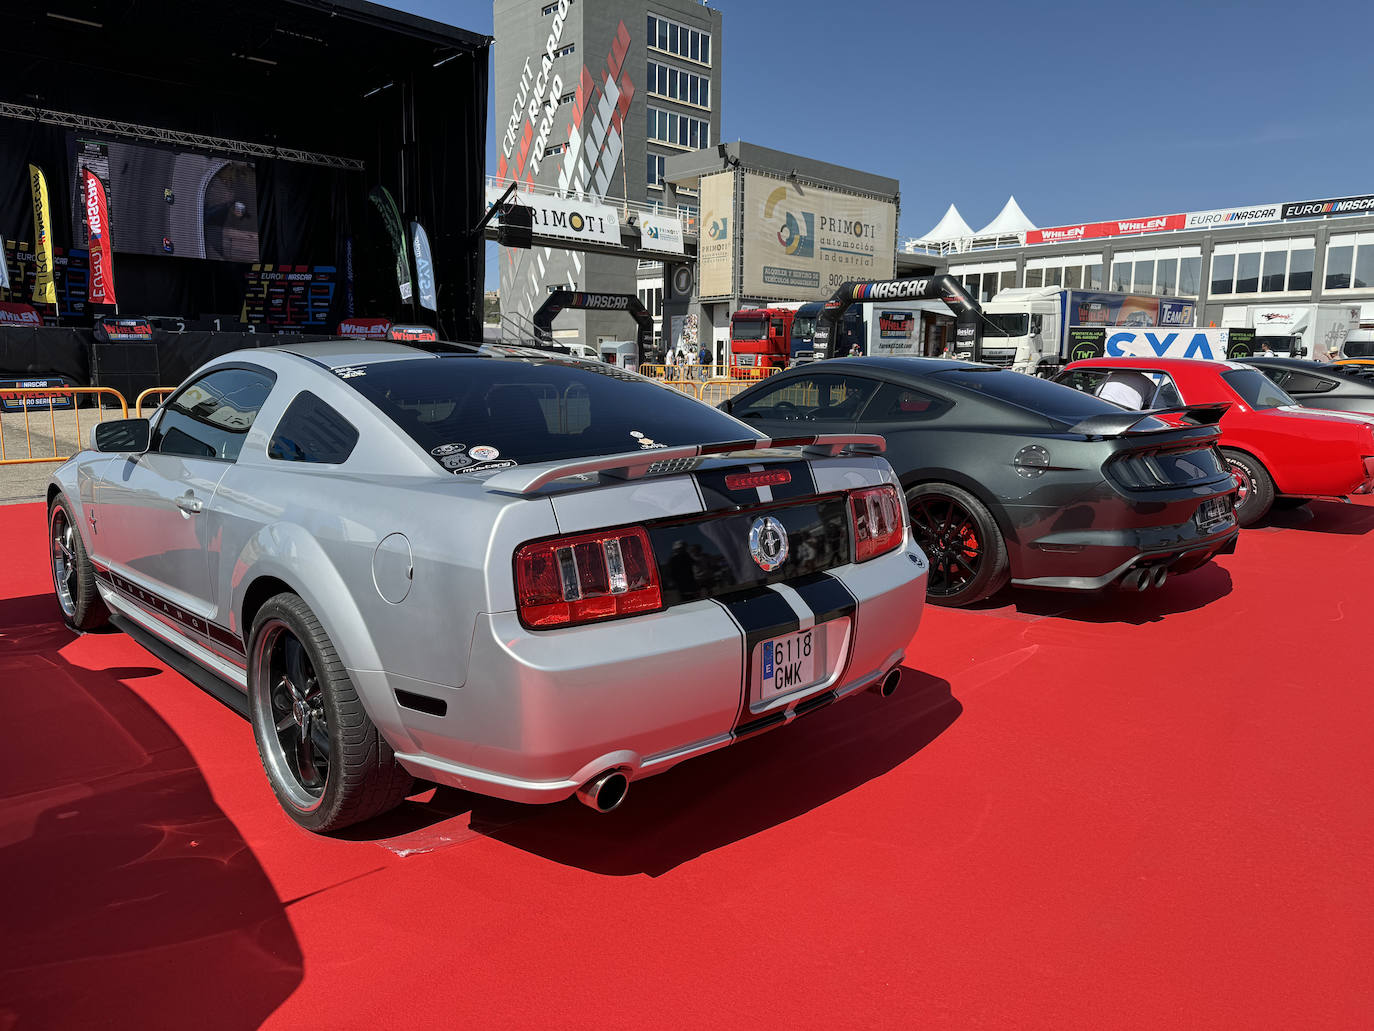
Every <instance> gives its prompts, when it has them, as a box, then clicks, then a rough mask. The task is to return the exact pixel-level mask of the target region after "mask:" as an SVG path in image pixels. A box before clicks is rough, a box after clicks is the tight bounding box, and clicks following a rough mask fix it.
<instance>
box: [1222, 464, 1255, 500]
mask: <svg viewBox="0 0 1374 1031" xmlns="http://www.w3.org/2000/svg"><path fill="white" fill-rule="evenodd" d="M1227 464H1228V465H1230V467H1231V475H1232V476H1233V477H1234V478H1235V481H1236V508H1240V506H1241V505H1243V504H1245V499H1246V498H1248V497H1249V496H1250V494H1251V492H1252V491H1254V489H1255V485H1254V483H1253V482H1252V481H1251V479H1250V473H1249V470H1247V469H1246V468H1245V466H1243V465H1241V464H1240V463H1239V462H1228V463H1227Z"/></svg>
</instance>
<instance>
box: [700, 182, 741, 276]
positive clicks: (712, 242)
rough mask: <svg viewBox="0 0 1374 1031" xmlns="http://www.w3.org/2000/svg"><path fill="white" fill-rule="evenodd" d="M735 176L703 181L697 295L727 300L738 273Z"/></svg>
mask: <svg viewBox="0 0 1374 1031" xmlns="http://www.w3.org/2000/svg"><path fill="white" fill-rule="evenodd" d="M734 229H735V175H734V173H733V172H717V173H716V174H715V175H707V176H703V177H702V179H701V236H700V238H699V240H698V243H697V293H698V295H699V296H701V297H728V296H729V295H730V291H731V287H732V286H733V285H734V272H735V247H734Z"/></svg>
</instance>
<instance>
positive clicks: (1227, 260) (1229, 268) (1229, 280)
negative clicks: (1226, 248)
mask: <svg viewBox="0 0 1374 1031" xmlns="http://www.w3.org/2000/svg"><path fill="white" fill-rule="evenodd" d="M1235 285H1236V256H1235V255H1234V254H1213V255H1212V287H1211V292H1212V293H1214V294H1229V293H1232V292H1233V290H1232V288H1233V287H1234V286H1235Z"/></svg>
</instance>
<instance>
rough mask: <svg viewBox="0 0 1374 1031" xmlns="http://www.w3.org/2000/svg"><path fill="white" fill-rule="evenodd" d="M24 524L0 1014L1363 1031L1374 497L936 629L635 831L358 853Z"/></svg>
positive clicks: (1369, 942) (642, 789)
mask: <svg viewBox="0 0 1374 1031" xmlns="http://www.w3.org/2000/svg"><path fill="white" fill-rule="evenodd" d="M0 541H2V542H4V545H5V555H6V560H7V562H6V569H5V572H4V574H3V580H0V726H3V728H4V730H3V734H4V748H3V749H0V885H3V886H4V887H3V892H4V897H3V901H2V902H0V1031H9V1029H11V1028H16V1029H29V1028H74V1027H97V1026H98V1027H118V1028H131V1029H132V1028H152V1027H174V1026H175V1027H182V1026H191V1027H205V1028H219V1027H224V1028H251V1027H256V1026H258V1025H259V1024H263V1023H265V1025H266V1026H267V1027H270V1028H306V1027H309V1028H371V1027H388V1028H390V1027H416V1028H424V1027H459V1026H463V1027H480V1028H489V1027H512V1028H517V1027H518V1028H532V1027H540V1028H543V1027H550V1028H564V1027H567V1028H583V1027H587V1028H590V1027H599V1026H610V1027H643V1028H676V1027H703V1026H728V1027H734V1026H753V1027H761V1028H775V1027H779V1028H781V1027H790V1028H827V1029H831V1028H885V1027H892V1028H909V1027H916V1026H919V1027H951V1028H967V1027H972V1026H992V1027H1018V1028H1055V1029H1062V1028H1066V1027H1083V1028H1086V1027H1091V1028H1152V1029H1153V1028H1160V1027H1170V1028H1173V1027H1196V1028H1218V1027H1225V1028H1241V1027H1243V1028H1285V1029H1287V1028H1304V1029H1306V1028H1351V1027H1364V1026H1369V1023H1370V1014H1371V1013H1374V973H1371V970H1374V964H1371V962H1370V956H1371V955H1374V877H1371V874H1370V862H1371V857H1374V772H1372V771H1371V764H1370V759H1369V754H1370V742H1371V740H1374V693H1371V691H1370V688H1369V684H1370V679H1371V678H1370V674H1371V672H1372V671H1374V659H1372V658H1371V644H1370V642H1371V638H1372V637H1374V594H1371V591H1370V582H1371V573H1372V572H1374V506H1366V505H1352V506H1337V505H1330V504H1318V505H1314V506H1313V511H1312V512H1311V513H1308V512H1301V511H1300V512H1296V513H1285V514H1282V515H1280V516H1278V517H1277V519H1276V521H1275V523H1274V524H1273V525H1271V526H1270V527H1267V528H1263V529H1257V530H1249V531H1245V532H1244V533H1243V534H1242V537H1241V542H1240V548H1239V550H1238V552H1237V554H1236V555H1234V556H1231V557H1228V558H1224V559H1222V560H1221V561H1220V562H1219V563H1217V564H1215V565H1213V566H1209V567H1207V568H1204V569H1202V570H1199V571H1198V572H1196V573H1192V574H1188V575H1187V576H1184V577H1180V578H1177V579H1175V580H1172V581H1171V582H1170V583H1169V584H1167V585H1166V586H1165V587H1164V588H1163V589H1162V590H1161V591H1158V592H1155V593H1146V594H1143V595H1131V596H1125V595H1115V594H1114V595H1105V596H1097V597H1086V598H1081V597H1072V596H1065V595H1053V594H1035V593H1029V592H1025V593H1014V594H1012V595H1009V596H1004V597H1003V599H1002V600H1003V602H1004V604H1001V605H999V606H995V607H989V608H986V609H984V610H982V611H975V612H948V611H942V610H938V609H935V610H931V611H930V612H929V614H928V615H927V618H926V622H925V625H924V626H923V627H922V629H921V632H920V633H919V634H918V635H917V637H916V639H915V641H914V643H913V646H912V648H911V650H910V653H909V661H908V669H907V676H906V679H905V681H904V686H903V688H902V690H900V691H899V693H898V694H897V696H896V697H895V698H893V699H892V700H890V701H888V702H882V701H881V700H879V699H878V698H876V696H873V695H865V696H863V697H861V698H859V699H855V700H853V701H847V702H844V703H842V704H840V705H837V706H835V707H834V708H831V709H828V710H823V711H822V712H820V713H818V714H816V715H815V716H811V717H808V718H806V719H804V720H801V721H799V722H798V723H797V724H795V725H794V726H792V727H790V728H787V729H785V730H782V731H779V732H777V733H774V734H769V735H765V736H764V737H762V738H759V739H756V740H754V741H752V742H748V743H746V744H744V745H741V746H739V747H736V748H734V749H728V750H726V751H724V752H721V753H717V754H716V755H713V756H708V757H706V758H704V759H700V760H697V761H695V762H690V763H687V764H686V765H684V766H680V767H678V768H677V769H676V770H674V771H672V772H671V773H669V774H666V775H664V776H662V777H658V778H655V779H652V780H649V781H645V782H643V783H640V784H636V785H634V787H633V789H632V791H631V792H630V797H629V800H628V802H627V803H626V806H625V808H624V809H623V810H621V811H620V812H618V813H615V814H612V815H611V816H607V817H598V816H596V815H595V814H593V813H591V812H590V811H588V810H586V809H584V808H582V807H581V806H578V805H577V804H576V803H571V802H570V803H567V804H565V805H560V806H556V807H551V808H524V807H520V806H515V805H509V804H504V803H497V802H488V801H484V800H480V799H476V800H474V799H473V798H471V797H469V796H464V795H460V794H457V793H445V794H442V795H440V796H439V797H436V798H434V799H432V800H429V801H426V802H412V803H408V804H407V807H406V809H404V810H403V811H401V812H399V813H398V814H396V815H395V816H394V817H392V818H389V819H388V820H387V822H386V823H385V824H384V825H382V826H375V825H374V826H370V827H365V828H361V829H359V830H357V831H355V832H354V833H353V835H352V836H351V840H330V839H322V838H317V837H313V836H311V835H308V834H306V833H304V832H302V831H299V830H297V829H296V828H295V826H294V824H291V823H290V822H289V821H288V820H287V819H286V817H285V816H283V815H282V814H281V813H280V811H279V810H278V808H277V806H276V803H275V801H274V800H273V798H272V796H271V794H270V792H269V790H268V788H267V786H266V783H265V781H264V779H263V776H262V771H261V769H260V767H259V765H258V760H257V754H256V751H255V750H254V748H253V741H252V734H251V731H250V729H249V728H248V726H247V724H246V723H245V722H244V721H243V720H242V719H240V718H239V717H238V716H236V715H235V714H234V713H233V712H231V711H230V710H228V709H226V708H225V707H223V706H222V705H220V704H219V703H218V702H215V701H214V700H212V699H211V698H209V697H208V696H207V695H205V694H203V693H202V692H200V691H199V690H197V689H196V688H194V687H192V686H190V685H189V684H187V683H186V682H185V681H183V680H182V679H181V678H180V677H179V676H177V675H176V674H174V673H171V672H167V671H165V670H164V669H163V667H162V666H161V664H160V663H159V662H158V661H157V660H155V659H153V658H152V657H151V656H149V655H148V654H147V653H146V652H144V651H143V650H142V649H141V648H139V647H138V646H137V645H136V644H134V643H133V642H132V641H131V640H129V639H128V638H126V637H124V636H122V635H120V634H117V633H112V634H97V635H88V636H86V637H83V638H80V639H75V638H72V637H70V635H68V634H67V633H66V632H65V630H63V629H62V628H61V626H60V623H59V622H58V617H57V609H56V605H55V603H54V602H53V601H52V600H51V586H50V582H49V577H48V573H47V571H46V567H45V565H44V562H45V554H44V538H43V512H42V509H41V508H40V507H38V506H17V507H3V508H0ZM474 803H475V808H472V809H469V808H468V807H469V806H472V805H474Z"/></svg>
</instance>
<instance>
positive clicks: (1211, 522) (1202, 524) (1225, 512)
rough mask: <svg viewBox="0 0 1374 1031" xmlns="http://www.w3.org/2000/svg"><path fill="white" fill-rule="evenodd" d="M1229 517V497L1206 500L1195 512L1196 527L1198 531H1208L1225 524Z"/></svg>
mask: <svg viewBox="0 0 1374 1031" xmlns="http://www.w3.org/2000/svg"><path fill="white" fill-rule="evenodd" d="M1230 517H1231V497H1230V495H1229V494H1228V495H1226V496H1225V497H1220V498H1208V499H1207V500H1206V501H1204V502H1203V503H1202V504H1201V505H1199V506H1198V510H1197V525H1198V527H1199V528H1200V529H1203V530H1210V529H1211V528H1213V527H1214V526H1218V525H1220V524H1221V523H1224V522H1226V520H1227V519H1229V518H1230Z"/></svg>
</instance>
